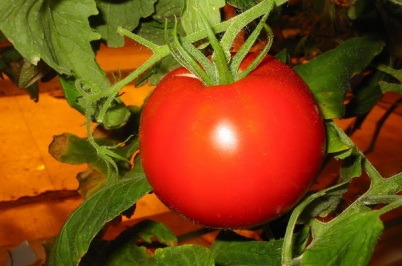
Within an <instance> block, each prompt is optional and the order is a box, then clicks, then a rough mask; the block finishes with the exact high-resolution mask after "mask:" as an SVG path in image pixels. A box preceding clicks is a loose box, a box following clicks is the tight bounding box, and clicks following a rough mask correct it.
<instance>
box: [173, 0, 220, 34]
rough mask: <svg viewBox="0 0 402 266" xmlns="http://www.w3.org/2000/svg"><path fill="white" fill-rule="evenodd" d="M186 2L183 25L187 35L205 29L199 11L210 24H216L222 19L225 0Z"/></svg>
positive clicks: (190, 0) (194, 0) (193, 0)
mask: <svg viewBox="0 0 402 266" xmlns="http://www.w3.org/2000/svg"><path fill="white" fill-rule="evenodd" d="M185 3H186V5H185V7H184V11H183V15H182V18H181V25H182V26H183V29H184V31H185V32H186V34H187V35H189V34H191V33H194V32H197V31H200V30H203V29H204V26H203V25H204V24H203V22H202V19H201V18H200V16H199V14H198V12H201V13H202V14H204V15H205V16H206V19H207V21H208V23H209V25H215V24H218V23H219V22H220V21H221V11H220V8H222V7H223V6H225V1H224V0H218V1H217V0H204V1H197V0H188V1H185ZM197 10H198V11H197Z"/></svg>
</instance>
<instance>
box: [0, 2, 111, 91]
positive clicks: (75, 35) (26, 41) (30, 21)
mask: <svg viewBox="0 0 402 266" xmlns="http://www.w3.org/2000/svg"><path fill="white" fill-rule="evenodd" d="M97 13H98V10H97V9H96V5H95V2H94V1H93V0H82V1H47V0H39V1H37V0H15V1H5V2H4V3H2V4H1V5H0V30H1V31H2V32H3V33H4V34H5V35H6V37H7V39H9V40H10V41H11V42H12V43H13V44H14V46H15V48H16V49H17V50H18V51H19V52H20V53H21V55H22V56H23V57H24V58H26V59H28V60H29V61H30V62H31V63H32V64H34V65H35V64H37V63H38V62H39V60H41V59H42V60H43V61H45V62H46V64H48V65H49V66H50V67H51V68H53V69H54V70H56V71H57V72H58V73H59V74H67V75H72V74H74V75H75V76H76V77H79V78H82V79H86V81H87V82H88V83H89V84H95V85H96V88H97V90H98V91H99V90H101V89H103V88H105V87H108V86H109V85H110V84H109V81H108V79H107V78H106V75H105V73H104V72H103V71H102V70H101V69H100V68H99V66H98V64H97V63H96V61H95V53H94V51H93V49H92V47H91V41H94V40H98V39H99V38H100V35H99V34H98V33H96V32H94V31H93V29H92V28H91V27H90V26H89V22H88V17H90V16H92V15H96V14H97Z"/></svg>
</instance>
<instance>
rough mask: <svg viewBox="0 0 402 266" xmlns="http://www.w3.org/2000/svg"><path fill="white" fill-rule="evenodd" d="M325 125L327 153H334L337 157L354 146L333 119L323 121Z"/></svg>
mask: <svg viewBox="0 0 402 266" xmlns="http://www.w3.org/2000/svg"><path fill="white" fill-rule="evenodd" d="M325 127H326V132H327V153H335V154H337V155H338V158H339V156H340V157H342V154H345V152H346V153H347V152H348V151H349V150H350V149H351V148H352V147H353V146H354V144H353V142H352V141H351V140H350V138H349V137H348V136H347V135H346V134H345V132H343V130H342V129H341V128H339V127H338V126H337V125H336V124H335V123H334V122H333V121H327V122H325Z"/></svg>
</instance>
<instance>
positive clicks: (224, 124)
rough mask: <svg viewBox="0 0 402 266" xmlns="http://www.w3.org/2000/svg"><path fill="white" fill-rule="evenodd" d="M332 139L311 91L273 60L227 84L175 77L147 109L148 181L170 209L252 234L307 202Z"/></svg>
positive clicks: (143, 137) (182, 73) (143, 131)
mask: <svg viewBox="0 0 402 266" xmlns="http://www.w3.org/2000/svg"><path fill="white" fill-rule="evenodd" d="M252 59H253V56H249V57H247V58H246V59H245V60H244V62H243V69H244V67H245V66H247V65H248V64H250V62H251V61H252ZM325 136H326V134H325V129H324V123H323V120H322V117H321V115H320V112H319V109H318V107H317V105H316V103H315V100H314V97H313V95H312V94H311V92H310V90H309V89H308V87H307V85H306V84H305V83H304V82H303V80H302V79H301V78H300V77H299V76H298V75H297V74H296V72H294V71H293V70H292V69H291V68H290V67H288V66H287V65H286V64H284V63H282V62H280V61H279V60H277V59H275V58H274V57H271V56H267V57H266V58H265V59H264V60H263V61H262V63H261V64H260V65H259V67H258V68H257V69H255V70H254V71H253V72H251V74H250V75H249V76H247V77H246V78H244V79H242V80H240V81H238V82H235V83H233V84H228V85H218V86H211V87H206V86H204V85H203V83H202V82H201V81H200V80H199V79H197V78H196V77H194V75H192V74H190V73H189V72H188V71H187V70H185V69H184V68H179V69H176V70H174V71H172V72H170V73H169V74H168V75H167V76H166V77H165V78H164V79H163V80H162V81H161V82H160V84H159V85H158V86H157V87H156V88H155V90H154V91H153V93H152V94H151V96H150V97H149V99H148V100H147V102H146V104H145V106H144V109H143V112H142V117H141V122H140V135H139V139H140V153H141V157H142V164H143V167H144V171H145V174H146V176H147V178H148V181H149V183H150V184H151V186H152V188H153V190H154V193H155V194H156V195H157V196H158V197H159V199H160V200H161V201H162V202H164V203H165V204H166V205H167V206H168V207H169V208H170V209H171V210H173V211H174V212H176V213H178V214H179V215H182V216H184V217H185V218H187V219H189V220H191V221H193V222H196V223H199V224H201V225H204V226H207V227H213V228H245V227H249V226H254V225H258V224H262V223H265V222H267V221H270V220H273V219H275V218H278V217H279V216H281V215H282V214H284V213H286V212H287V211H289V210H290V209H291V208H292V207H293V206H294V205H295V204H296V203H297V202H298V201H299V200H300V198H301V197H302V196H303V195H304V194H305V193H306V191H307V190H308V189H309V187H310V185H311V184H312V182H313V180H314V178H315V176H316V174H317V172H318V171H319V169H320V166H321V161H322V158H323V155H324V150H325V141H326V140H325Z"/></svg>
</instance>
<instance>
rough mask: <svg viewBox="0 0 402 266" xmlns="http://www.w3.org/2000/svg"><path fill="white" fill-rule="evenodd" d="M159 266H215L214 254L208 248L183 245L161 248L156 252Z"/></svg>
mask: <svg viewBox="0 0 402 266" xmlns="http://www.w3.org/2000/svg"><path fill="white" fill-rule="evenodd" d="M155 259H156V262H157V265H158V266H171V265H180V266H213V265H215V263H214V257H213V254H212V253H211V252H210V251H209V249H207V248H206V247H202V246H198V245H183V246H177V247H167V248H160V249H157V250H156V251H155Z"/></svg>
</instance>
